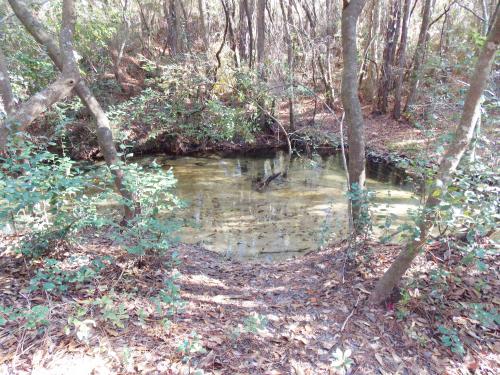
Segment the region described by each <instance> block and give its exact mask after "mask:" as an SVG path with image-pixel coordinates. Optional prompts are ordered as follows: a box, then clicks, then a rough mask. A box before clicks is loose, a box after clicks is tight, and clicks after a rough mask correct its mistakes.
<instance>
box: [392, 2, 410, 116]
mask: <svg viewBox="0 0 500 375" xmlns="http://www.w3.org/2000/svg"><path fill="white" fill-rule="evenodd" d="M410 5H411V0H405V3H404V8H403V24H402V26H401V42H400V43H399V51H398V71H397V75H396V86H395V89H394V111H393V116H394V118H395V119H396V120H399V118H400V117H401V93H402V91H403V77H404V73H405V65H406V44H407V43H408V22H409V20H410Z"/></svg>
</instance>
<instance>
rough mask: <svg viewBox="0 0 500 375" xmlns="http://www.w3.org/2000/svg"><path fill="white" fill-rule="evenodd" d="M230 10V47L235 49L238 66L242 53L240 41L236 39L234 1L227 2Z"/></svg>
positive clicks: (232, 49)
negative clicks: (239, 48) (239, 47)
mask: <svg viewBox="0 0 500 375" xmlns="http://www.w3.org/2000/svg"><path fill="white" fill-rule="evenodd" d="M227 11H228V33H229V47H230V48H231V51H233V58H234V65H235V66H236V68H239V67H240V53H239V52H238V43H237V41H236V30H235V28H234V25H235V22H234V15H235V6H234V2H232V4H229V3H228V4H227Z"/></svg>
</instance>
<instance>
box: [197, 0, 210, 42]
mask: <svg viewBox="0 0 500 375" xmlns="http://www.w3.org/2000/svg"><path fill="white" fill-rule="evenodd" d="M198 13H200V28H201V34H202V35H201V36H202V38H203V43H204V44H205V45H204V47H205V50H207V49H208V32H207V26H206V22H205V0H198Z"/></svg>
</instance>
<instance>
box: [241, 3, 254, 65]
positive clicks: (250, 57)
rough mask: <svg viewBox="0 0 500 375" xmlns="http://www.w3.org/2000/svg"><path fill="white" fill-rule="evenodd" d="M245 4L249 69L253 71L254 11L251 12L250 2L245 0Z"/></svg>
mask: <svg viewBox="0 0 500 375" xmlns="http://www.w3.org/2000/svg"><path fill="white" fill-rule="evenodd" d="M243 4H244V6H245V14H246V16H247V23H248V38H249V41H248V67H249V68H250V69H251V68H252V66H253V26H252V13H253V8H252V11H250V7H249V5H248V0H243Z"/></svg>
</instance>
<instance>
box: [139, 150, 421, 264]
mask: <svg viewBox="0 0 500 375" xmlns="http://www.w3.org/2000/svg"><path fill="white" fill-rule="evenodd" d="M148 159H149V158H148ZM156 159H157V162H158V163H160V164H163V165H164V166H165V168H170V167H172V168H173V171H174V175H175V177H176V178H177V180H178V183H177V195H178V196H179V197H180V198H183V199H184V200H185V201H187V203H188V208H187V209H186V210H185V211H184V212H183V213H182V215H184V218H185V219H188V220H189V221H191V223H192V224H193V226H192V227H185V228H184V229H183V230H182V231H181V234H180V236H181V239H182V241H184V242H188V243H200V244H202V245H203V246H205V247H206V248H208V249H210V250H213V251H216V252H218V253H222V254H225V255H227V256H231V257H238V258H249V257H250V258H251V257H262V258H268V259H273V258H286V257H290V256H293V255H298V254H300V253H303V252H306V251H308V250H314V249H317V248H319V247H320V246H321V245H323V244H324V243H325V242H326V241H327V240H329V239H341V238H343V237H344V236H345V235H346V231H347V216H346V196H345V190H346V182H345V173H344V171H343V169H342V164H341V160H340V157H339V156H332V157H328V158H321V157H317V158H314V159H312V160H311V159H306V158H294V159H292V161H291V164H290V169H289V174H288V177H287V178H286V179H281V178H279V177H278V178H276V179H275V180H273V181H272V182H271V183H270V184H269V186H268V187H267V188H266V189H265V190H264V191H257V190H256V181H257V180H262V179H265V178H266V177H268V176H270V175H272V174H274V173H277V172H279V171H281V170H282V169H283V165H284V163H285V157H284V155H283V154H281V153H278V154H277V155H275V156H273V157H259V158H250V157H239V158H216V157H213V158H194V157H182V158H178V159H175V160H169V159H167V158H156ZM144 161H146V160H144ZM370 174H372V175H374V176H376V177H377V178H383V180H384V181H385V182H384V181H380V180H374V179H368V181H367V186H368V188H369V189H371V190H373V191H374V192H375V193H376V196H375V199H374V207H373V210H372V211H373V213H374V224H375V225H377V224H381V223H384V222H385V217H386V214H387V213H389V212H391V213H393V214H395V215H396V218H395V220H393V226H394V227H395V226H397V225H398V224H399V223H401V222H402V221H404V220H405V218H406V212H407V210H408V209H409V208H411V207H414V206H415V205H416V203H417V202H416V200H414V199H413V198H412V194H411V192H410V190H409V189H408V188H405V187H403V186H401V185H398V184H400V183H401V181H402V178H400V177H399V176H398V175H397V174H394V173H391V172H389V171H386V170H385V171H384V170H381V169H380V168H378V169H377V168H375V169H373V168H372V169H370V170H369V173H368V175H369V177H370Z"/></svg>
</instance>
